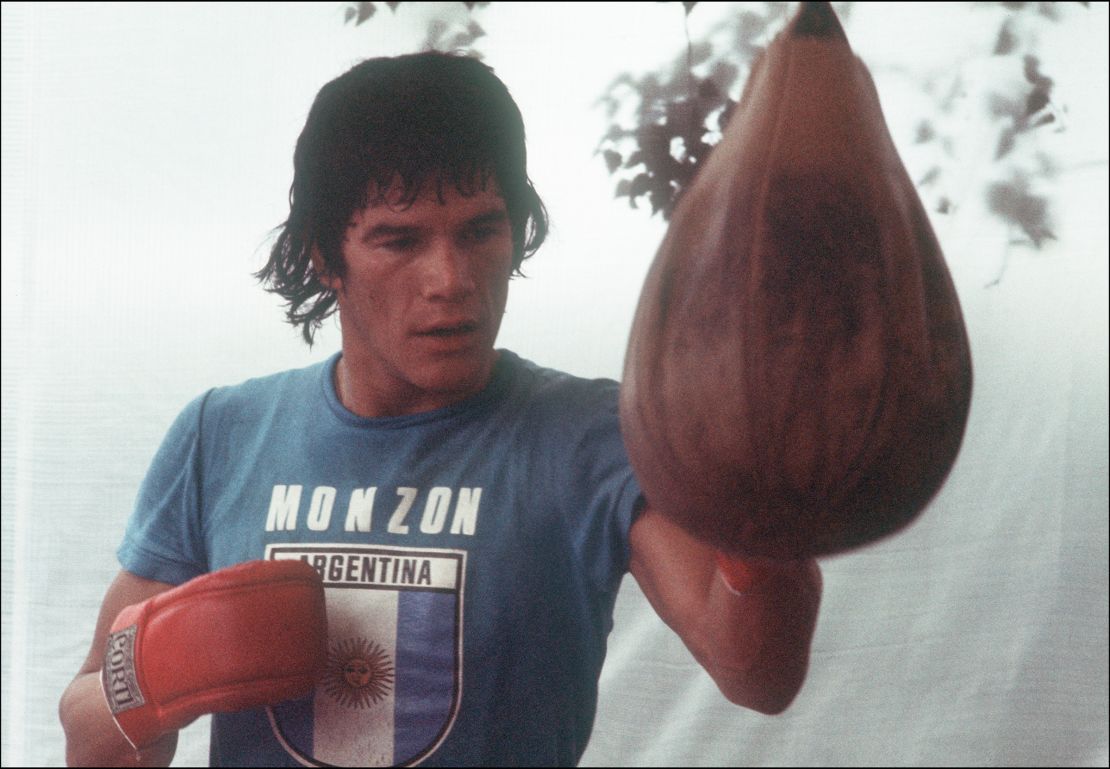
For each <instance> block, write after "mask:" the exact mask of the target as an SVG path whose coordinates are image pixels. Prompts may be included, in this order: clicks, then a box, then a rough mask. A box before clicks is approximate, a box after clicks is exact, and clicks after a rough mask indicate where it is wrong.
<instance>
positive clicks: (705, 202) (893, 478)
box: [620, 3, 971, 558]
mask: <svg viewBox="0 0 1110 769" xmlns="http://www.w3.org/2000/svg"><path fill="white" fill-rule="evenodd" d="M970 400H971V356H970V351H969V347H968V341H967V334H966V330H965V328H964V323H963V318H962V315H961V312H960V305H959V300H958V298H957V296H956V292H955V288H954V287H953V284H952V280H951V277H950V275H949V274H948V270H947V267H946V266H945V263H944V257H943V255H942V254H941V250H940V247H939V245H938V243H937V240H936V237H935V236H934V234H933V231H932V228H931V227H930V224H929V220H928V217H927V215H926V213H925V210H924V209H923V207H922V204H921V201H920V199H919V198H918V196H917V194H916V192H915V190H914V186H913V183H912V182H911V180H910V178H909V176H908V174H907V173H906V170H905V168H904V167H903V165H902V163H901V160H900V159H899V157H898V153H897V151H896V149H895V147H894V144H893V142H892V140H891V138H890V135H889V133H888V131H887V127H886V123H885V121H884V119H883V115H882V111H881V108H880V106H879V99H878V95H877V93H876V91H875V87H874V84H873V83H872V80H871V77H870V75H869V73H868V71H867V69H866V67H865V66H864V65H863V63H862V62H861V61H860V60H859V59H857V58H856V57H855V55H854V54H853V52H852V50H851V47H850V46H849V44H848V41H847V38H846V37H845V35H844V31H843V29H842V28H841V26H840V23H839V21H838V20H837V18H836V15H835V13H834V11H833V10H832V8H831V6H830V5H829V4H828V3H802V7H801V9H800V10H799V11H798V13H797V15H796V16H795V17H794V18H793V19H792V21H791V22H790V23H789V25H788V26H787V27H786V29H785V30H784V31H783V32H781V33H780V34H779V35H778V37H776V38H775V40H774V41H773V42H772V43H771V44H770V46H769V47H768V48H767V50H766V51H765V52H764V53H763V54H762V56H761V57H760V59H759V60H758V61H757V62H756V63H755V65H754V66H753V68H752V73H751V76H750V77H749V79H748V82H747V84H746V86H745V88H744V92H743V95H742V96H741V99H740V102H739V104H738V106H737V108H736V110H735V112H734V114H733V116H732V118H731V120H730V122H729V124H728V126H727V128H726V129H725V133H724V136H723V138H722V140H721V142H720V143H719V145H718V146H717V147H716V148H714V150H713V152H712V153H711V155H710V156H709V157H708V158H707V159H706V161H705V163H704V166H703V167H702V168H701V169H700V170H699V172H698V174H697V176H696V177H695V179H694V180H693V182H692V183H691V184H690V186H689V187H688V188H687V189H686V190H685V191H684V193H683V195H682V198H681V200H680V201H679V204H678V206H677V207H676V209H675V213H674V216H673V218H672V221H671V224H670V227H669V229H668V231H667V234H666V237H665V238H664V240H663V243H662V245H661V246H660V249H659V252H658V254H657V255H656V257H655V261H654V262H653V264H652V266H651V269H650V271H649V273H648V276H647V278H646V280H645V283H644V286H643V289H642V293H641V297H640V302H639V306H638V308H637V310H636V315H635V319H634V321H633V326H632V331H631V336H630V340H629V346H628V353H627V357H626V360H625V369H624V379H623V383H622V387H621V400H620V415H621V427H622V431H623V435H624V439H625V444H626V446H627V448H628V452H629V456H630V458H631V461H632V465H633V468H634V469H635V471H636V475H637V477H638V478H639V480H640V483H641V485H642V487H643V489H644V492H645V494H646V496H647V499H648V500H649V502H650V504H651V505H652V506H653V507H655V508H656V509H657V510H659V511H661V512H663V513H664V514H666V515H668V516H669V517H670V518H672V519H673V520H675V521H676V522H677V523H679V524H680V525H681V526H683V527H684V528H685V529H687V530H688V531H689V532H691V533H692V534H693V535H695V536H696V537H698V538H699V539H702V540H704V541H706V542H708V543H710V544H712V545H713V546H715V547H717V548H718V549H720V550H723V551H725V552H728V553H731V554H733V555H741V556H743V555H748V556H753V555H762V556H770V557H778V558H798V557H810V556H817V555H825V554H829V553H835V552H838V551H843V550H846V549H849V548H853V547H858V546H860V545H864V544H866V543H869V542H873V541H875V540H876V539H878V538H880V537H883V536H885V535H888V534H890V533H892V532H895V531H897V530H898V529H900V528H902V527H904V526H905V525H906V524H908V523H909V522H910V521H912V520H913V519H914V518H915V517H916V516H917V515H918V514H919V513H920V512H921V511H922V509H923V508H924V507H925V506H926V505H927V504H928V502H929V500H930V499H931V498H932V497H933V495H934V494H935V493H936V491H937V490H938V489H939V488H940V486H941V485H942V484H943V482H944V479H945V478H946V476H947V474H948V471H949V469H950V468H951V467H952V464H953V462H954V461H955V458H956V454H957V452H958V451H959V447H960V443H961V440H962V438H963V433H964V426H965V424H966V421H967V414H968V408H969V404H970Z"/></svg>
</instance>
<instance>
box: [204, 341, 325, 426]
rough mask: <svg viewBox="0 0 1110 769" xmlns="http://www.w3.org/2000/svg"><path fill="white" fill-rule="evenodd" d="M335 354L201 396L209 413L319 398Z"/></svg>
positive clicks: (231, 412)
mask: <svg viewBox="0 0 1110 769" xmlns="http://www.w3.org/2000/svg"><path fill="white" fill-rule="evenodd" d="M336 357H337V356H332V357H330V358H328V359H327V360H325V361H321V362H319V363H315V364H312V365H310V366H305V367H303V368H297V369H289V370H287V371H279V372H276V373H273V374H267V375H264V376H259V377H254V378H251V379H247V380H245V381H243V382H239V383H237V384H233V385H224V386H219V387H214V388H212V389H211V390H209V391H208V392H207V393H205V394H204V395H202V396H201V397H200V398H199V399H198V400H199V401H200V402H201V408H202V410H203V411H204V412H205V415H206V417H208V416H229V415H249V414H252V413H264V412H269V411H270V410H272V409H275V408H282V407H290V406H296V405H298V404H302V405H303V404H305V403H310V402H313V401H314V400H317V401H318V400H319V399H320V398H321V397H322V390H323V387H322V385H323V382H324V380H325V377H326V371H327V370H330V368H331V367H332V366H333V365H334V363H335V358H336Z"/></svg>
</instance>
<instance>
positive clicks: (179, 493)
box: [116, 394, 208, 584]
mask: <svg viewBox="0 0 1110 769" xmlns="http://www.w3.org/2000/svg"><path fill="white" fill-rule="evenodd" d="M207 399H208V394H206V395H203V396H201V397H199V398H197V399H196V400H194V401H193V402H191V403H190V404H189V405H188V406H186V407H185V409H184V410H183V411H182V412H181V413H180V414H179V415H178V417H177V419H176V420H175V421H174V423H173V425H172V426H171V427H170V429H169V432H168V433H167V434H166V437H165V439H164V440H163V441H162V445H161V447H160V448H159V449H158V452H157V454H155V456H154V460H153V461H152V462H151V465H150V469H149V470H147V474H146V477H145V478H144V480H143V483H142V486H140V488H139V494H138V498H137V500H136V502H135V509H134V510H133V511H132V513H131V518H130V520H129V521H128V524H127V529H126V531H125V533H124V537H123V543H122V544H121V545H120V547H119V549H118V550H117V551H116V555H117V557H118V558H119V562H120V565H122V566H123V568H124V569H126V570H127V571H129V572H131V573H133V574H135V575H137V576H140V577H144V578H146V579H153V580H158V581H159V582H168V583H170V584H180V583H182V582H186V581H188V580H190V579H192V578H194V577H197V576H200V575H201V574H204V573H205V572H207V571H208V567H207V561H208V559H207V557H206V555H205V545H204V535H203V526H202V522H201V521H202V502H203V500H202V491H201V489H202V487H201V470H202V452H201V423H202V420H203V417H204V409H205V403H206V402H207Z"/></svg>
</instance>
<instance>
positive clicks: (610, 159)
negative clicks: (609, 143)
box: [603, 150, 623, 173]
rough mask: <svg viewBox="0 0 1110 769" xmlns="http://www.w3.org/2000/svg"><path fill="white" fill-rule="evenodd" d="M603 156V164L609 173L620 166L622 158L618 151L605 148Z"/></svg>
mask: <svg viewBox="0 0 1110 769" xmlns="http://www.w3.org/2000/svg"><path fill="white" fill-rule="evenodd" d="M603 157H604V158H605V166H606V168H608V169H609V173H614V172H615V171H616V170H617V169H618V168H620V167H621V161H622V160H623V158H621V154H620V153H619V152H616V151H615V150H605V152H604V153H603Z"/></svg>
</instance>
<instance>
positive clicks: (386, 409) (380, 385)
mask: <svg viewBox="0 0 1110 769" xmlns="http://www.w3.org/2000/svg"><path fill="white" fill-rule="evenodd" d="M499 356H500V353H498V352H497V351H491V355H490V358H489V360H488V362H487V363H486V365H485V366H482V367H479V368H478V370H477V371H475V372H472V373H471V374H470V375H468V376H466V377H465V378H461V379H459V380H456V381H453V382H449V383H448V384H447V386H442V385H440V386H431V387H421V386H420V385H418V384H415V383H413V382H410V381H405V380H404V379H402V378H400V377H393V376H379V377H375V376H374V373H375V371H376V367H374V366H372V365H371V366H363V365H360V363H359V361H358V360H357V358H355V357H353V356H349V355H348V354H347V353H346V352H344V353H343V354H342V356H341V357H340V358H339V362H338V364H337V365H336V367H335V373H334V376H333V381H332V384H333V385H334V387H335V394H336V397H337V398H338V399H339V402H340V403H342V404H343V407H344V408H346V409H347V410H348V411H350V412H351V413H353V414H356V415H357V416H360V417H368V418H373V417H392V416H403V415H406V414H419V413H423V412H427V411H435V410H436V409H441V408H445V407H447V406H451V405H453V404H455V403H458V402H460V401H463V400H466V399H467V398H470V397H471V396H473V395H477V394H478V393H479V392H481V391H482V390H483V389H485V387H486V386H487V385H488V384H489V382H490V380H491V379H492V378H493V369H494V366H495V364H496V362H497V359H498V357H499ZM437 384H438V383H437Z"/></svg>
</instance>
